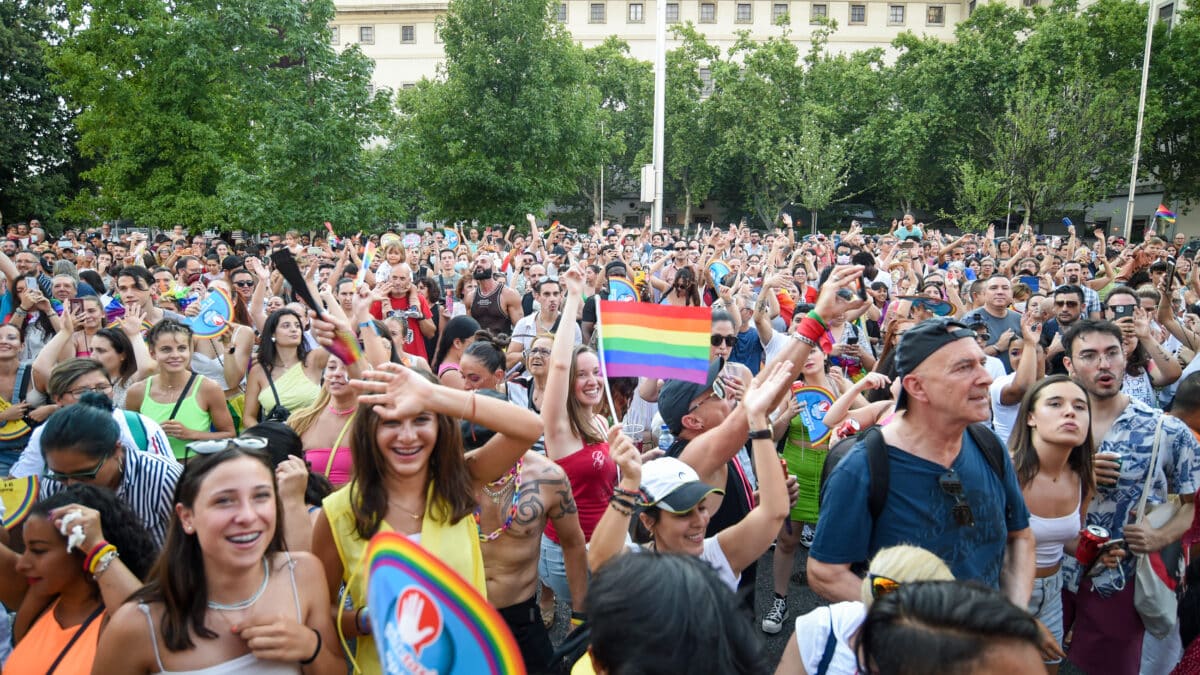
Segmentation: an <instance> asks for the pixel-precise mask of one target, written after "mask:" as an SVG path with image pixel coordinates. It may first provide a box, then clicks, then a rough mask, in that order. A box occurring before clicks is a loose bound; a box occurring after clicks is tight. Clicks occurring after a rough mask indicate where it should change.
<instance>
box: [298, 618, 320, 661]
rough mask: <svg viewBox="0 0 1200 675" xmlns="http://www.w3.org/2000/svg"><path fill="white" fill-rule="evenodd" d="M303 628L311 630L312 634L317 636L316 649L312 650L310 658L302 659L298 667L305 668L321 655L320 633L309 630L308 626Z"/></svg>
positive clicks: (312, 629) (314, 629) (315, 630)
mask: <svg viewBox="0 0 1200 675" xmlns="http://www.w3.org/2000/svg"><path fill="white" fill-rule="evenodd" d="M305 628H308V629H309V630H311V631H312V632H314V633H316V634H317V648H316V649H314V650H313V653H312V656H310V657H308V658H307V659H304V660H303V661H301V662H300V665H302V666H307V665H308V664H310V663H312V662H313V661H316V660H317V655H318V654H320V653H321V631H319V630H317V629H316V628H310V627H308V626H305Z"/></svg>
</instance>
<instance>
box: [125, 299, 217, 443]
mask: <svg viewBox="0 0 1200 675" xmlns="http://www.w3.org/2000/svg"><path fill="white" fill-rule="evenodd" d="M146 343H147V344H148V345H149V346H150V355H151V356H153V357H154V359H155V360H156V361H158V374H157V375H153V376H151V377H149V378H146V380H145V381H144V382H139V383H137V384H135V385H133V387H131V388H130V389H129V393H128V394H127V395H126V398H125V407H126V409H127V410H136V411H138V412H140V413H142V414H143V415H145V416H146V417H149V418H150V419H152V420H154V421H155V422H158V423H159V425H161V426H162V429H163V431H164V432H166V434H167V438H168V440H169V441H170V442H171V450H172V451H173V452H174V454H175V458H176V459H180V460H182V459H183V458H184V453H186V451H187V444H188V443H190V442H192V441H206V440H213V439H219V438H233V436H234V430H233V416H232V415H231V414H230V413H229V406H228V405H226V404H225V391H224V390H223V389H222V388H221V385H219V384H217V383H216V382H215V381H214V380H210V379H208V378H206V377H203V376H201V375H197V374H196V373H193V372H192V370H191V365H192V329H190V328H188V327H187V326H185V325H183V324H181V323H179V322H177V321H173V320H171V319H163V320H162V321H159V322H158V323H156V324H154V326H153V327H152V328H151V329H150V332H149V333H148V334H147V335H146Z"/></svg>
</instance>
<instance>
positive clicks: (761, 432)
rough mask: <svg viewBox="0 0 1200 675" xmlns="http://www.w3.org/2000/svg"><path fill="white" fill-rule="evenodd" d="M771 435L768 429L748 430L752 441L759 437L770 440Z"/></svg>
mask: <svg viewBox="0 0 1200 675" xmlns="http://www.w3.org/2000/svg"><path fill="white" fill-rule="evenodd" d="M771 436H772V433H771V430H770V429H759V430H758V431H755V430H753V429H751V430H750V440H752V441H757V440H760V439H762V440H768V441H769V440H771Z"/></svg>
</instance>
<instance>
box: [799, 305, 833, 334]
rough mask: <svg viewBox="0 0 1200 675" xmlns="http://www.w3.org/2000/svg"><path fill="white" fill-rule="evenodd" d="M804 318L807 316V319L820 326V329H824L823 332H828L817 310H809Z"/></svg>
mask: <svg viewBox="0 0 1200 675" xmlns="http://www.w3.org/2000/svg"><path fill="white" fill-rule="evenodd" d="M804 316H807V317H808V318H810V319H812V320H814V321H816V322H817V323H819V324H821V328H824V329H825V330H829V326H826V325H825V320H824V319H822V318H821V315H820V314H817V310H815V309H810V310H808V314H805V315H804Z"/></svg>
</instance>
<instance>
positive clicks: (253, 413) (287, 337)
mask: <svg viewBox="0 0 1200 675" xmlns="http://www.w3.org/2000/svg"><path fill="white" fill-rule="evenodd" d="M328 359H329V352H327V351H325V350H324V349H317V350H312V351H310V350H309V346H308V343H307V342H305V339H304V324H303V322H302V321H301V320H300V315H299V314H297V313H296V312H295V311H293V310H291V309H286V308H285V309H281V310H279V311H277V312H272V313H271V316H269V317H267V322H266V323H265V324H263V330H262V343H261V344H259V346H258V356H257V359H256V361H257V363H256V364H255V365H257V366H258V368H253V367H252V368H251V369H250V375H249V376H248V377H247V378H246V408H245V411H244V412H243V413H242V427H243V428H245V429H249V428H250V427H252V426H254V425H255V424H258V423H259V422H261V421H263V420H266V419H274V420H275V421H276V422H286V421H287V419H288V417H289V416H290V415H291V413H293V412H295V411H297V410H300V409H301V408H307V407H308V406H310V405H312V404H313V401H315V400H317V396H319V395H320V394H321V385H320V382H321V373H322V371H324V370H325V362H326V361H327V360H328ZM272 384H274V387H272ZM273 410H274V411H276V416H274V417H272V411H273Z"/></svg>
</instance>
